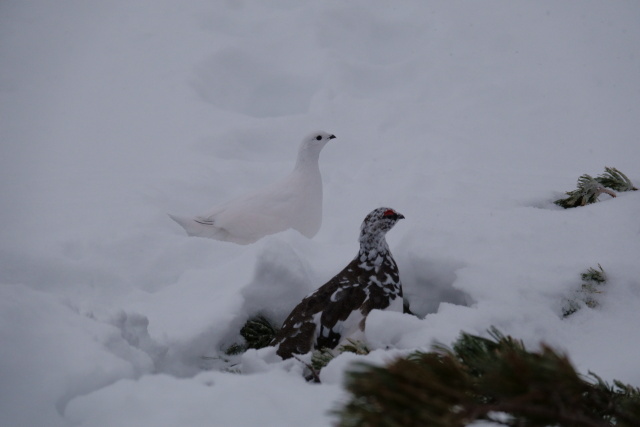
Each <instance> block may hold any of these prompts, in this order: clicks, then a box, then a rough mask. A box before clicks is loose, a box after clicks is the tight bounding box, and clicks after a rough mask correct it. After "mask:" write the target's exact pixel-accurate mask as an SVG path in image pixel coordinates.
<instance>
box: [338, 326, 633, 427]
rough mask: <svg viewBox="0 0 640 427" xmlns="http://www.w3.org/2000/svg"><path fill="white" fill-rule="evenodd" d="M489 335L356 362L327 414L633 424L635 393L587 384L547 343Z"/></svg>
mask: <svg viewBox="0 0 640 427" xmlns="http://www.w3.org/2000/svg"><path fill="white" fill-rule="evenodd" d="M489 335H490V337H491V338H483V337H478V336H474V335H469V334H464V333H463V334H462V335H461V337H460V338H459V339H458V340H457V341H456V342H455V343H454V345H453V348H452V349H448V348H446V347H444V346H442V345H437V346H434V347H433V349H432V351H431V352H427V353H421V352H416V353H414V354H412V355H410V356H408V357H405V358H400V359H397V360H395V361H394V362H392V363H391V364H390V365H388V366H386V367H384V366H372V365H368V364H364V363H359V364H356V365H355V368H354V369H352V370H351V371H350V372H348V374H347V376H346V384H345V385H346V388H347V390H348V391H349V392H350V393H351V394H352V398H351V400H350V401H349V402H347V403H346V404H345V405H344V406H343V407H342V408H340V409H338V410H337V411H336V412H335V414H336V415H338V416H339V417H340V422H339V425H340V426H343V427H346V426H412V425H428V426H434V427H452V426H460V427H462V426H465V425H467V424H469V423H471V422H473V421H477V420H485V421H492V422H495V423H499V424H503V425H507V426H514V427H515V426H525V425H526V426H548V425H560V426H587V427H602V426H613V425H616V426H624V427H631V426H636V425H638V424H637V422H638V420H640V389H638V388H634V387H632V386H628V385H625V384H622V383H620V382H618V381H615V382H614V386H609V385H608V384H606V383H604V382H603V381H602V380H601V379H599V378H598V377H597V376H594V375H592V376H593V377H594V378H596V379H597V381H596V382H595V383H594V382H590V381H587V380H586V379H585V378H584V377H582V376H581V375H580V374H578V373H577V372H576V371H575V369H574V367H573V365H572V364H571V362H570V361H569V359H568V358H567V357H566V356H565V355H562V354H559V353H557V352H556V351H555V350H553V349H552V348H551V347H549V346H546V345H542V346H541V349H540V351H538V352H530V351H527V350H526V348H525V347H524V345H523V343H522V342H521V341H519V340H516V339H513V338H511V337H508V336H506V337H505V336H504V335H502V334H501V333H500V332H499V331H498V330H497V329H495V328H492V329H491V330H490V332H489Z"/></svg>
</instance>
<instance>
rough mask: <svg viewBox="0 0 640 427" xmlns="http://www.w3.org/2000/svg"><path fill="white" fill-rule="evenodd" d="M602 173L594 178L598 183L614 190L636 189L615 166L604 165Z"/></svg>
mask: <svg viewBox="0 0 640 427" xmlns="http://www.w3.org/2000/svg"><path fill="white" fill-rule="evenodd" d="M604 171H605V172H604V173H603V174H602V175H599V176H598V177H597V178H596V181H598V182H599V183H600V184H602V185H603V186H605V187H608V188H611V189H613V190H616V191H637V190H638V189H637V188H636V187H635V186H634V185H633V183H632V182H631V180H630V179H629V178H627V176H626V175H625V174H623V173H622V172H620V171H619V170H618V169H616V168H610V167H608V166H607V167H605V168H604Z"/></svg>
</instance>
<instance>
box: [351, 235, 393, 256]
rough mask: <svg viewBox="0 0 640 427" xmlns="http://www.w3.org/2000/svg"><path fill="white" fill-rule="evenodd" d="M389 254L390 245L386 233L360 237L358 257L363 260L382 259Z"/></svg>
mask: <svg viewBox="0 0 640 427" xmlns="http://www.w3.org/2000/svg"><path fill="white" fill-rule="evenodd" d="M387 254H389V245H387V240H386V239H385V238H384V235H380V236H366V237H362V238H361V239H360V251H359V252H358V259H359V260H360V261H362V262H364V261H373V262H375V261H376V260H382V259H383V258H384V257H386V256H387Z"/></svg>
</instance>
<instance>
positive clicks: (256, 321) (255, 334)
mask: <svg viewBox="0 0 640 427" xmlns="http://www.w3.org/2000/svg"><path fill="white" fill-rule="evenodd" d="M277 332H278V328H277V327H275V326H274V325H273V324H272V323H271V322H270V321H269V320H268V319H267V318H266V317H264V316H262V315H257V316H255V317H252V318H251V319H249V320H247V322H246V323H245V324H244V326H243V327H242V329H240V335H242V337H243V338H244V339H245V340H246V341H247V348H256V349H258V348H263V347H267V346H268V345H269V344H270V343H271V341H272V340H273V338H274V337H275V336H276V333H277Z"/></svg>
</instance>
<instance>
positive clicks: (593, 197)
mask: <svg viewBox="0 0 640 427" xmlns="http://www.w3.org/2000/svg"><path fill="white" fill-rule="evenodd" d="M577 186H578V188H577V189H576V190H573V191H568V192H567V193H565V194H567V195H568V196H569V197H567V198H565V199H558V200H556V201H555V202H553V203H555V204H556V205H558V206H562V207H563V208H565V209H569V208H575V207H578V206H585V205H588V204H591V203H595V202H597V201H598V197H599V196H600V194H602V193H606V194H608V195H610V196H611V197H616V193H614V192H613V191H611V190H608V189H606V188H605V187H604V185H602V184H601V183H600V182H598V181H597V180H596V179H595V178H593V177H592V176H591V175H587V174H584V175H582V176H581V177H580V178H578V184H577Z"/></svg>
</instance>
